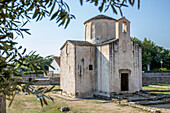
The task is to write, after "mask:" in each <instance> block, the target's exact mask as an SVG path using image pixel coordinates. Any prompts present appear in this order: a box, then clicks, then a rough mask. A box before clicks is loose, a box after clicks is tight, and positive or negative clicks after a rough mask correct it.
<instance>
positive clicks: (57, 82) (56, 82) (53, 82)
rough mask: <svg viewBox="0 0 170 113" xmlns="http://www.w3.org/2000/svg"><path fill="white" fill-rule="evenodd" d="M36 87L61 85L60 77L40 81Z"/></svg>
mask: <svg viewBox="0 0 170 113" xmlns="http://www.w3.org/2000/svg"><path fill="white" fill-rule="evenodd" d="M35 84H36V85H50V84H51V85H60V77H49V80H38V82H36V83H35Z"/></svg>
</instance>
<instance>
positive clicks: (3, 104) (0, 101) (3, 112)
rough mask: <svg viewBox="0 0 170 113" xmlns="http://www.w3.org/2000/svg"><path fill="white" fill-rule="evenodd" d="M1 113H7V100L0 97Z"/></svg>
mask: <svg viewBox="0 0 170 113" xmlns="http://www.w3.org/2000/svg"><path fill="white" fill-rule="evenodd" d="M0 113H6V99H5V98H3V97H2V96H1V95H0Z"/></svg>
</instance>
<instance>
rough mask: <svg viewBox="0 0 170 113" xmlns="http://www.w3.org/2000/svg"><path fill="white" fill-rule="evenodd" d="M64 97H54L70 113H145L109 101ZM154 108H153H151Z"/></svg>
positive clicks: (164, 110)
mask: <svg viewBox="0 0 170 113" xmlns="http://www.w3.org/2000/svg"><path fill="white" fill-rule="evenodd" d="M70 99H71V98H67V97H66V98H64V97H58V96H57V97H56V100H57V101H62V102H64V103H66V104H67V105H68V106H69V107H70V108H71V112H75V111H77V112H78V113H79V112H86V113H91V112H94V113H147V111H144V110H142V109H139V108H133V107H131V106H125V105H121V104H116V103H114V102H111V101H103V100H90V99H71V100H70ZM152 107H155V106H152ZM161 111H162V113H170V109H161Z"/></svg>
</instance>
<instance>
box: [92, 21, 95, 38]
mask: <svg viewBox="0 0 170 113" xmlns="http://www.w3.org/2000/svg"><path fill="white" fill-rule="evenodd" d="M93 38H95V24H94V23H92V26H91V39H93Z"/></svg>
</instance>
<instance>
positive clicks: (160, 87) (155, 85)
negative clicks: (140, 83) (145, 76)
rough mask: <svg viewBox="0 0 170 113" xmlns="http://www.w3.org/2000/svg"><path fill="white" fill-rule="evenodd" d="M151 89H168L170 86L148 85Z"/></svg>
mask: <svg viewBox="0 0 170 113" xmlns="http://www.w3.org/2000/svg"><path fill="white" fill-rule="evenodd" d="M149 86H151V87H156V88H170V86H157V85H149Z"/></svg>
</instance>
